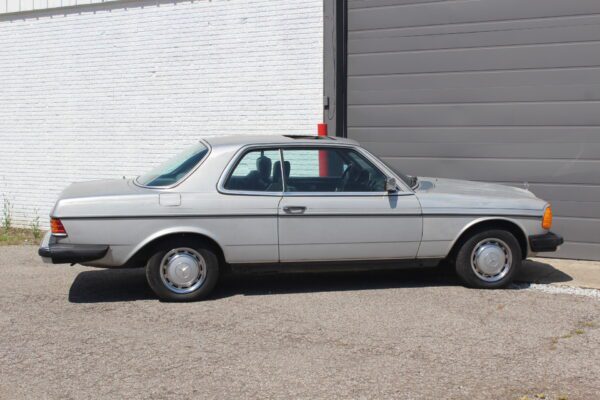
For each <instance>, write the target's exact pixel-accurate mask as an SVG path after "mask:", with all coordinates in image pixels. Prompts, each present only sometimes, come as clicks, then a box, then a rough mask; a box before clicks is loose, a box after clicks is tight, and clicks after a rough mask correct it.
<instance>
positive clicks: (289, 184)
mask: <svg viewBox="0 0 600 400" xmlns="http://www.w3.org/2000/svg"><path fill="white" fill-rule="evenodd" d="M300 151H304V152H306V151H307V150H306V149H304V150H302V149H298V150H296V149H293V150H285V151H284V162H283V172H284V179H285V183H286V191H288V192H382V191H384V188H385V180H386V176H385V175H384V174H383V173H382V172H381V171H379V169H377V168H376V167H374V166H373V165H372V164H371V163H370V162H368V161H367V160H366V159H364V158H363V157H361V156H360V155H358V154H357V153H356V152H354V151H352V150H348V149H327V150H308V151H315V152H316V151H326V152H327V156H326V158H325V160H326V163H327V169H326V171H327V172H326V173H323V172H322V171H321V170H319V164H315V165H312V166H309V167H312V169H313V170H310V169H309V171H308V172H307V171H306V169H307V167H306V165H303V168H298V169H297V170H300V169H302V170H303V171H302V173H298V174H295V173H294V170H295V169H294V166H295V165H296V164H306V163H305V162H303V160H302V157H298V156H297V155H298V154H296V157H290V159H291V160H285V158H286V157H285V154H286V153H288V154H290V153H293V152H300ZM305 154H306V153H305ZM290 155H291V154H290ZM301 156H302V155H301ZM305 158H306V157H305ZM313 158H314V157H313ZM318 162H319V163H321V162H323V161H321V160H319V161H318ZM238 165H239V164H238ZM236 169H237V167H236ZM235 172H236V171H235V170H234V173H233V174H232V175H231V176H230V177H229V179H228V180H227V182H226V184H225V188H226V189H229V190H247V191H259V192H261V191H268V192H277V191H281V190H282V186H283V185H282V178H281V162H280V161H279V160H277V161H273V160H272V159H271V158H269V157H268V156H266V155H265V154H264V152H263V153H262V154H261V155H260V156H259V157H258V158H257V159H256V163H255V167H254V169H253V170H251V171H250V172H248V173H247V174H246V175H245V176H239V175H236V173H235Z"/></svg>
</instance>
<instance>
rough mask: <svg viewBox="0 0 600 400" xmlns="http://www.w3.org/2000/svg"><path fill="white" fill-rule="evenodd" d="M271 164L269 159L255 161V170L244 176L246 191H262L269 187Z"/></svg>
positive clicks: (263, 158)
mask: <svg viewBox="0 0 600 400" xmlns="http://www.w3.org/2000/svg"><path fill="white" fill-rule="evenodd" d="M271 164H272V161H271V159H270V158H269V157H266V156H260V157H258V158H257V159H256V169H255V170H254V171H250V173H248V175H246V182H247V190H256V191H260V192H262V191H264V190H266V189H267V188H268V187H269V186H270V185H271Z"/></svg>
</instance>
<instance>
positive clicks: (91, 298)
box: [69, 268, 156, 303]
mask: <svg viewBox="0 0 600 400" xmlns="http://www.w3.org/2000/svg"><path fill="white" fill-rule="evenodd" d="M151 299H156V296H155V295H154V293H152V290H151V289H150V287H149V286H148V283H147V282H146V273H145V271H144V269H143V268H136V269H94V270H90V271H85V272H81V273H79V274H78V275H77V277H76V278H75V280H74V281H73V284H72V285H71V288H70V289H69V301H70V302H71V303H102V302H113V301H132V300H151Z"/></svg>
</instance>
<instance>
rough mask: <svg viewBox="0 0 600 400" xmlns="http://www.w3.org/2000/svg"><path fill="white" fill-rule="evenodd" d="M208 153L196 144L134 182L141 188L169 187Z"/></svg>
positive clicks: (206, 149)
mask: <svg viewBox="0 0 600 400" xmlns="http://www.w3.org/2000/svg"><path fill="white" fill-rule="evenodd" d="M207 153H208V148H207V147H206V146H205V145H203V144H202V143H198V144H196V145H195V146H192V147H190V148H188V149H186V150H185V151H183V152H181V153H179V154H178V155H176V156H175V157H173V158H171V159H169V160H168V161H166V162H164V163H162V164H160V165H159V166H158V167H156V168H154V169H153V170H152V171H150V172H148V173H147V174H144V175H140V176H138V177H137V179H136V182H137V183H138V184H140V185H142V186H153V187H164V186H171V185H174V184H175V183H177V182H178V181H179V180H181V179H182V178H183V177H184V176H186V175H187V174H188V173H189V172H190V171H191V170H192V169H193V168H194V167H195V166H196V165H198V163H199V162H200V161H202V159H203V158H204V156H206V154H207Z"/></svg>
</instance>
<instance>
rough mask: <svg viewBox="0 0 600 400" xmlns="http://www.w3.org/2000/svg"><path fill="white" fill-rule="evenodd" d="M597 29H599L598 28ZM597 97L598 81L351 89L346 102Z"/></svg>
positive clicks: (416, 102) (476, 100)
mask: <svg viewBox="0 0 600 400" xmlns="http://www.w3.org/2000/svg"><path fill="white" fill-rule="evenodd" d="M599 30H600V29H599ZM581 99H586V100H600V83H597V84H587V85H586V84H581V85H546V86H530V85H527V86H525V85H523V86H504V87H502V86H496V87H494V86H492V87H471V88H440V89H408V90H397V89H387V90H353V91H352V92H349V93H348V105H349V106H355V105H378V104H382V105H384V104H431V103H493V102H525V101H527V102H536V101H579V100H581Z"/></svg>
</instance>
